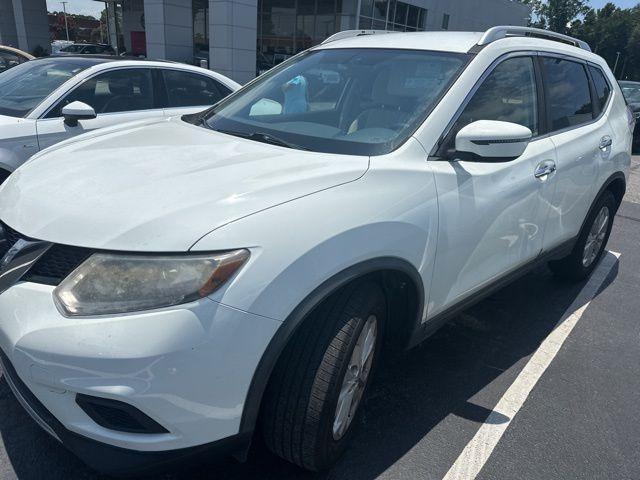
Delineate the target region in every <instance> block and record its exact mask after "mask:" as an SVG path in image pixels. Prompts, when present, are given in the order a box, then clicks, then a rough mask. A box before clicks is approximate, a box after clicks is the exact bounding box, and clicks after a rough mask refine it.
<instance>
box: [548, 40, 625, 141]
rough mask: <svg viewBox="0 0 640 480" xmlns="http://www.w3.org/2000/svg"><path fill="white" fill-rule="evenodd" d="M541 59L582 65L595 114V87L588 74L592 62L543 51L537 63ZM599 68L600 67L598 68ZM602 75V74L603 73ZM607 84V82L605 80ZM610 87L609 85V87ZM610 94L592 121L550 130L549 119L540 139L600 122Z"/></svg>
mask: <svg viewBox="0 0 640 480" xmlns="http://www.w3.org/2000/svg"><path fill="white" fill-rule="evenodd" d="M542 57H551V58H560V59H562V60H566V61H569V62H574V63H579V64H581V65H582V68H583V69H584V71H585V73H586V76H587V82H588V84H589V92H590V94H591V105H592V107H593V110H594V113H596V111H597V110H598V106H597V100H596V94H595V86H594V85H593V79H592V78H591V73H590V72H589V65H596V64H594V63H593V62H589V61H587V60H585V59H583V58H578V57H574V56H572V55H566V54H561V53H555V52H544V51H540V52H538V58H539V62H540V63H541V64H542ZM540 66H541V70H542V71H543V75H542V83H543V86H544V91H545V96H546V95H547V93H546V92H547V79H546V77H545V75H544V69H543V68H542V65H540ZM596 66H597V65H596ZM598 68H600V67H598ZM603 73H604V72H603ZM605 79H606V75H605ZM607 83H608V80H607ZM609 86H610V87H611V85H609ZM611 92H612V94H611V95H609V100H608V101H607V105H605V108H604V109H602V111H598V112H597V113H598V114H597V115H593V116H592V119H591V120H590V121H588V122H584V123H581V124H579V125H571V126H569V127H565V128H561V129H559V130H551V120H550V118H547V121H548V130H547V133H546V134H545V135H543V136H542V137H540V138H543V137H550V136H555V135H560V134H561V133H566V132H570V131H571V130H575V129H577V128H583V127H586V126H589V125H593V124H594V123H596V122H598V121H600V119H601V118H602V116H603V112H604V111H606V109H607V108H608V106H609V103H608V102H609V101H611V97H612V96H613V90H612V91H611ZM547 110H548V104H546V103H545V111H547Z"/></svg>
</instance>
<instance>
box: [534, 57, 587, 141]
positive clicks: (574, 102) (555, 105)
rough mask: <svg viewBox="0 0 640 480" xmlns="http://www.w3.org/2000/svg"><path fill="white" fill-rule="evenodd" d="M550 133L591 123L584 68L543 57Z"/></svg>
mask: <svg viewBox="0 0 640 480" xmlns="http://www.w3.org/2000/svg"><path fill="white" fill-rule="evenodd" d="M542 62H543V64H544V67H545V68H544V70H545V75H546V84H547V103H548V105H549V116H550V117H551V130H553V131H555V130H561V129H563V128H567V127H573V126H576V125H580V124H583V123H586V122H589V121H591V120H592V119H593V105H592V104H591V92H590V90H589V80H588V79H587V72H586V70H585V69H584V66H583V65H582V64H580V63H577V62H572V61H570V60H563V59H559V58H550V57H543V59H542Z"/></svg>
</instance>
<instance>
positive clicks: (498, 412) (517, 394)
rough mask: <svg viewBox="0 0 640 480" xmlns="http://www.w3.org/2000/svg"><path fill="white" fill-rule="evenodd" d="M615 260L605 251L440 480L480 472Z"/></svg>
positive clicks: (469, 479) (462, 479)
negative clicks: (551, 328)
mask: <svg viewBox="0 0 640 480" xmlns="http://www.w3.org/2000/svg"><path fill="white" fill-rule="evenodd" d="M619 257H620V254H619V253H614V252H608V254H606V255H605V256H604V257H603V258H602V261H601V262H600V265H598V267H597V268H596V269H595V270H594V271H593V274H592V275H591V278H590V279H589V281H588V282H587V283H586V285H585V286H584V287H583V288H582V290H581V291H580V293H579V294H578V296H577V297H576V299H575V300H574V302H573V303H572V304H571V306H570V307H569V308H568V309H567V311H566V312H565V313H564V314H563V315H562V319H561V320H560V321H559V322H558V324H557V325H556V327H555V329H554V330H553V331H552V332H551V333H550V334H549V336H548V337H547V338H545V339H544V341H543V342H542V344H541V345H540V347H539V348H538V349H537V350H536V351H535V353H534V354H533V355H532V356H531V358H530V359H529V362H527V364H526V365H525V367H524V368H523V369H522V371H521V372H520V374H519V375H518V377H517V378H516V379H515V381H514V382H513V383H512V384H511V386H510V387H509V388H508V389H507V391H506V392H505V393H504V395H503V396H502V398H501V399H500V400H499V401H498V403H497V404H496V406H495V408H494V409H493V410H492V412H491V413H490V414H489V416H488V417H487V419H486V420H485V422H484V423H483V424H482V426H481V427H480V429H479V430H478V431H477V432H476V434H475V436H474V437H473V438H472V439H471V441H470V442H469V443H468V444H467V445H466V447H465V448H464V450H463V451H462V453H461V454H460V456H459V457H458V458H457V459H456V461H455V462H454V464H453V465H452V466H451V468H450V469H449V471H448V472H447V474H446V475H445V476H444V478H443V480H473V479H474V478H476V476H477V475H478V473H480V470H481V469H482V467H483V466H484V464H485V463H486V462H487V460H488V459H489V457H490V456H491V453H492V452H493V449H494V448H495V447H496V445H497V444H498V442H499V441H500V438H501V437H502V435H503V434H504V432H505V431H506V429H507V427H509V424H510V423H511V421H512V420H513V418H514V417H515V415H516V414H517V413H518V411H519V410H520V408H521V407H522V405H523V404H524V402H525V400H526V399H527V397H528V396H529V394H530V393H531V390H532V389H533V387H534V386H535V385H536V383H537V382H538V380H540V377H541V376H542V374H543V373H544V371H545V370H546V369H547V367H548V366H549V365H550V364H551V362H552V361H553V359H554V357H555V356H556V354H557V353H558V351H559V350H560V347H562V344H563V343H564V341H565V340H566V339H567V337H568V336H569V334H570V333H571V330H573V327H575V326H576V324H577V323H578V321H579V320H580V317H581V316H582V314H583V313H584V311H585V310H586V308H587V307H588V306H589V303H590V302H591V300H592V299H593V297H595V295H596V293H597V292H598V289H599V288H600V286H601V285H602V283H603V282H604V281H605V279H606V278H607V275H608V274H609V272H610V271H611V269H612V268H613V266H614V265H615V264H616V262H617V261H618V258H619ZM505 416H506V417H507V418H508V421H506V422H504V418H505ZM501 422H503V423H501Z"/></svg>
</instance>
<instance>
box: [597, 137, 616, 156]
mask: <svg viewBox="0 0 640 480" xmlns="http://www.w3.org/2000/svg"><path fill="white" fill-rule="evenodd" d="M611 145H613V140H611V137H610V136H609V135H605V136H604V137H602V138H601V139H600V145H598V148H599V149H600V150H602V151H603V152H604V151H605V150H606V149H607V148H609V147H610V146H611Z"/></svg>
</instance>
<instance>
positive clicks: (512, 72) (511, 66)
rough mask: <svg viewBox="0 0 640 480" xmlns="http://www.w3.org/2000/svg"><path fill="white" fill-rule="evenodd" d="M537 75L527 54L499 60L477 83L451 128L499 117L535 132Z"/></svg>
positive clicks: (536, 123) (456, 129) (457, 128)
mask: <svg viewBox="0 0 640 480" xmlns="http://www.w3.org/2000/svg"><path fill="white" fill-rule="evenodd" d="M537 105H538V103H537V95H536V77H535V71H534V67H533V60H532V59H531V58H530V57H517V58H510V59H508V60H505V61H504V62H502V63H500V64H499V65H498V66H497V67H496V68H495V69H494V70H493V71H492V72H491V73H490V74H489V76H488V77H487V78H486V79H485V81H484V82H483V83H482V85H480V88H478V90H477V91H476V93H475V94H474V95H473V97H472V98H471V101H470V102H469V103H468V105H467V106H466V108H465V109H464V111H463V112H462V114H461V115H460V117H459V118H458V121H457V122H456V127H455V128H454V134H455V133H457V132H458V131H459V130H460V129H461V128H462V127H464V126H465V125H468V124H470V123H472V122H475V121H477V120H499V121H503V122H512V123H517V124H518V125H523V126H525V127H528V128H529V129H530V130H531V131H532V132H533V135H534V136H535V135H537V134H538V106H537Z"/></svg>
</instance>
